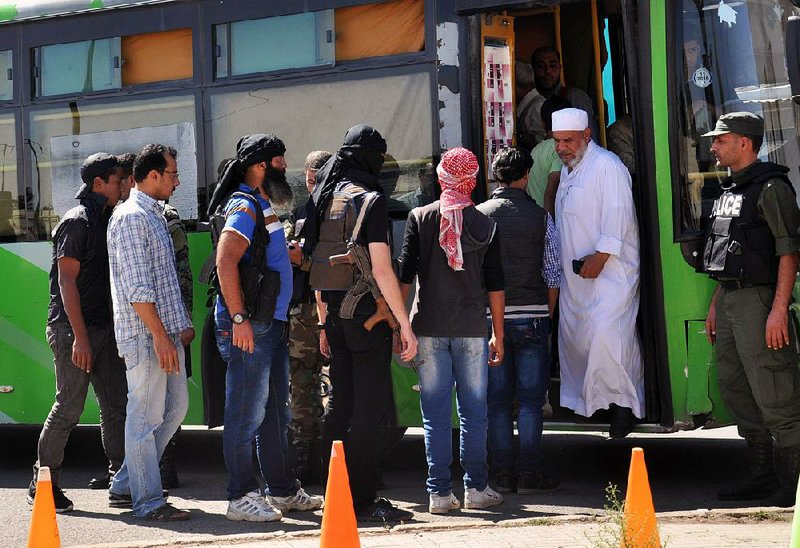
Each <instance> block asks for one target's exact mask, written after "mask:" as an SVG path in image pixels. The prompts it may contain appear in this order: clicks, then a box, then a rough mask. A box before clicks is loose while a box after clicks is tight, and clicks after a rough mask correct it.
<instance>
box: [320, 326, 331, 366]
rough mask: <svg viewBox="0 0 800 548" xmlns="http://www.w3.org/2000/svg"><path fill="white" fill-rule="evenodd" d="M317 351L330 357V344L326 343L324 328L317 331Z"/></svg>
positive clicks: (326, 335) (326, 336)
mask: <svg viewBox="0 0 800 548" xmlns="http://www.w3.org/2000/svg"><path fill="white" fill-rule="evenodd" d="M319 351H320V353H321V354H322V355H323V356H325V357H326V358H328V359H331V345H330V344H328V334H327V333H325V330H324V329H321V330H320V332H319Z"/></svg>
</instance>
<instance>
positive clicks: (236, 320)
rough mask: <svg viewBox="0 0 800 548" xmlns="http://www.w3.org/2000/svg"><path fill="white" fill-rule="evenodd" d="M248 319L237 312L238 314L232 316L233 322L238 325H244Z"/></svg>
mask: <svg viewBox="0 0 800 548" xmlns="http://www.w3.org/2000/svg"><path fill="white" fill-rule="evenodd" d="M246 319H247V316H246V315H245V314H242V313H240V312H237V313H236V314H234V315H233V316H231V320H233V323H235V324H236V325H240V324H243V323H244V321H245V320H246Z"/></svg>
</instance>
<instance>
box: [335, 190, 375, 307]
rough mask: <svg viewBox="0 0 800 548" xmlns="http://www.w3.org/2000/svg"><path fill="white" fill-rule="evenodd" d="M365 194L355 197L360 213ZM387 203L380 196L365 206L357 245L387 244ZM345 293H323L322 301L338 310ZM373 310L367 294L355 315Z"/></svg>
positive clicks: (371, 300)
mask: <svg viewBox="0 0 800 548" xmlns="http://www.w3.org/2000/svg"><path fill="white" fill-rule="evenodd" d="M365 196H366V195H365V194H362V195H361V196H357V197H356V199H355V200H356V206H357V207H358V210H359V211H361V207H362V206H363V204H364V198H365ZM389 223H390V222H389V202H388V200H387V199H386V196H384V195H383V194H380V195H379V196H378V198H376V199H375V200H373V201H372V203H371V204H369V205H368V206H367V211H366V212H365V213H364V221H363V222H362V224H361V232H360V233H359V234H358V238H356V243H357V244H358V245H363V246H368V245H369V244H371V243H385V244H387V245H388V244H389V226H390V224H389ZM345 293H346V291H323V292H322V300H323V301H324V302H326V303H328V306H330V307H332V308H339V306H340V305H341V303H342V299H344V295H345ZM374 308H375V300H374V299H373V298H372V295H371V294H367V295H366V296H365V297H364V298H362V299H361V301H359V303H358V306H357V307H356V313H359V312H362V311H363V312H371V311H372V310H374Z"/></svg>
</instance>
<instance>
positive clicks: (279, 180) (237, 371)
mask: <svg viewBox="0 0 800 548" xmlns="http://www.w3.org/2000/svg"><path fill="white" fill-rule="evenodd" d="M285 152H286V147H285V146H284V144H283V141H281V140H280V139H279V138H278V137H276V136H275V135H272V134H255V135H246V136H244V137H242V138H241V139H240V140H239V142H238V143H237V145H236V157H235V159H233V160H231V161H230V162H229V163H228V164H227V165H226V167H225V170H224V172H223V175H222V177H221V179H220V182H219V184H218V185H217V188H216V189H215V190H214V195H213V196H212V198H211V202H210V204H209V213H210V214H214V213H215V212H217V208H218V207H220V211H221V213H222V215H223V216H224V219H225V226H224V228H223V229H222V232H221V234H220V236H219V242H218V245H217V256H216V267H217V276H218V278H219V287H220V293H219V296H218V297H217V303H216V308H215V312H214V318H215V322H216V330H215V335H216V339H217V346H218V348H219V352H220V355H221V356H222V358H223V359H224V360H225V361H226V362H227V365H228V369H227V373H226V377H225V430H224V434H223V438H222V443H223V455H224V458H225V466H226V467H227V469H228V501H229V502H228V509H227V512H226V514H225V517H227V518H228V519H229V520H233V521H243V520H244V521H256V522H264V521H276V520H280V519H281V518H282V517H283V513H284V512H289V511H291V510H300V511H304V510H316V509H318V508H320V507H321V506H322V497H319V496H313V495H309V494H308V493H306V492H305V491H304V490H303V488H302V487H301V486H300V482H299V481H297V479H296V477H295V472H294V469H293V463H292V459H291V457H290V449H289V440H288V428H289V422H290V421H291V410H290V403H289V402H290V396H289V322H288V309H289V301H290V299H291V296H292V265H291V262H290V258H289V251H288V249H287V245H286V237H285V236H284V232H283V226H282V225H281V223H280V221H278V217H277V216H276V214H275V212H274V210H273V207H272V204H273V202H274V203H275V205H281V206H283V205H285V204H287V203H288V202H289V201H290V200H291V197H292V192H291V187H290V186H289V184H288V183H287V182H286V159H285V158H284V154H285ZM257 208H258V209H257ZM256 246H264V247H263V249H257V248H256ZM293 251H294V255H295V256H296V257H298V258H299V256H300V253H301V251H300V248H299V247H296V248H295V249H294V250H293ZM258 255H262V256H263V257H264V259H263V261H261V263H262V264H258V265H254V268H253V269H251V270H247V269H245V268H244V266H245V264H250V263H249V261H250V258H251V257H253V256H256V257H257V256H258ZM240 263H241V264H240ZM253 277H255V278H256V279H263V280H264V281H263V282H256V283H254V284H251V283H249V282H250V280H252V279H253ZM276 286H277V287H276ZM250 287H252V288H253V290H250V289H248V288H250ZM263 303H267V304H266V305H264V304H263ZM248 311H249V312H248ZM254 441H255V448H256V455H257V457H258V463H259V468H260V472H261V476H262V477H263V478H264V482H265V484H266V496H264V495H262V494H261V490H260V487H259V481H258V478H257V477H256V471H255V468H254V463H253V442H254Z"/></svg>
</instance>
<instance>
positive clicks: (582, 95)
mask: <svg viewBox="0 0 800 548" xmlns="http://www.w3.org/2000/svg"><path fill="white" fill-rule="evenodd" d="M531 65H533V78H534V83H535V85H536V89H534V90H532V91H531V92H530V93H529V95H530V94H534V95H533V98H532V99H530V100H529V101H525V99H527V96H526V97H525V98H523V101H525V104H526V107H525V110H524V111H522V112H521V113H520V115H519V128H518V131H517V133H518V135H522V134H525V135H529V136H530V143H532V144H530V143H521V144H522V145H523V146H526V147H528V146H529V147H530V148H533V147H534V146H536V145H537V144H538V143H540V142H541V141H543V140H544V139H546V138H547V135H546V134H547V131H546V130H545V127H544V122H542V117H541V109H542V105H543V104H544V102H545V101H546V100H547V99H549V98H550V97H553V96H558V97H561V98H562V99H566V100H567V101H569V103H570V104H571V105H572V106H573V107H575V108H579V109H581V110H584V111H586V114H587V115H588V118H589V129H591V131H592V139H593V140H594V139H596V135H599V133H598V129H597V122H596V121H595V119H594V107H593V105H592V100H591V99H590V98H589V96H588V95H587V94H586V92H585V91H583V90H581V89H578V88H574V87H571V86H565V85H562V83H561V55H560V54H559V52H558V50H557V49H556V48H554V47H552V46H542V47H540V48H537V49H536V50H534V52H533V54H531ZM523 101H520V104H522V102H523Z"/></svg>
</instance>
